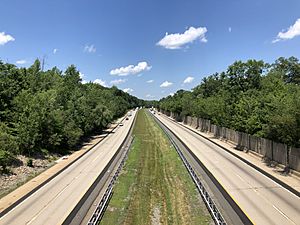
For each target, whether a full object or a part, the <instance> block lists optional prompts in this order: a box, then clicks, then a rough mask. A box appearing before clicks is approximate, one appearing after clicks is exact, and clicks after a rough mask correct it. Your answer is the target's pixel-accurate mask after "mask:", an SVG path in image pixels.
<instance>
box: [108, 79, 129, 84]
mask: <svg viewBox="0 0 300 225" xmlns="http://www.w3.org/2000/svg"><path fill="white" fill-rule="evenodd" d="M126 81H127V80H126V79H117V80H112V81H111V82H110V84H112V85H117V84H122V83H125V82H126Z"/></svg>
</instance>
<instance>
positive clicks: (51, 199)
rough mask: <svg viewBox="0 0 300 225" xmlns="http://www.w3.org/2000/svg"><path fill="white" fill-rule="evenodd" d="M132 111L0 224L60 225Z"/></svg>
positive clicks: (126, 126) (121, 136)
mask: <svg viewBox="0 0 300 225" xmlns="http://www.w3.org/2000/svg"><path fill="white" fill-rule="evenodd" d="M134 117H135V112H134V113H133V115H132V116H131V117H130V118H129V120H126V121H125V122H124V126H122V127H118V128H117V129H115V131H114V133H112V134H110V135H108V136H107V137H106V138H105V139H104V140H103V141H102V142H100V143H99V144H98V145H96V146H95V147H94V148H93V149H92V150H91V151H90V152H88V153H87V154H86V155H84V156H83V157H82V158H80V159H79V160H78V161H76V162H75V163H74V164H72V165H71V166H70V167H68V168H67V169H66V170H64V171H63V172H62V173H61V174H59V175H58V176H56V177H55V178H53V179H52V180H51V181H50V182H49V183H47V184H46V185H45V186H43V187H41V188H40V189H39V190H37V191H36V192H35V193H33V194H32V195H31V196H30V197H28V198H27V199H25V200H24V201H23V202H21V203H20V204H19V205H17V206H16V207H15V208H13V209H12V210H11V211H9V212H8V213H7V214H5V215H4V216H3V217H2V218H1V219H0V224H16V225H18V224H62V223H63V221H64V220H65V219H66V218H67V216H68V215H69V214H70V212H71V211H72V210H73V208H74V207H75V206H76V205H77V203H78V202H79V201H80V199H81V198H82V197H83V196H84V194H85V193H86V191H87V190H88V189H89V187H90V186H91V185H92V184H93V182H94V181H95V180H96V178H97V177H98V175H99V174H100V173H101V172H102V171H103V169H104V168H105V166H106V165H107V164H108V162H109V161H110V159H111V158H112V157H113V155H114V154H115V153H116V151H117V150H118V148H119V147H120V145H121V143H122V142H123V140H124V139H125V137H126V135H127V133H128V132H129V130H130V127H131V124H132V123H133V121H134Z"/></svg>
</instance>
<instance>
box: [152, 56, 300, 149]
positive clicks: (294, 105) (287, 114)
mask: <svg viewBox="0 0 300 225" xmlns="http://www.w3.org/2000/svg"><path fill="white" fill-rule="evenodd" d="M156 107H158V108H160V109H162V110H165V111H169V112H175V113H178V114H180V115H181V116H196V117H200V118H204V119H209V120H211V121H212V123H214V124H216V125H220V126H223V127H227V128H231V129H235V130H238V131H242V132H246V133H249V134H251V135H255V136H258V137H264V138H268V139H271V140H273V141H276V142H282V143H285V144H288V145H290V146H295V147H299V146H300V63H299V60H298V59H297V58H295V57H290V58H282V57H281V58H279V59H277V60H276V61H275V62H274V63H273V64H267V63H265V62H263V61H256V60H248V61H246V62H242V61H237V62H234V63H233V64H232V65H230V66H229V67H228V69H227V70H226V71H224V72H220V73H215V74H212V75H209V76H207V77H205V78H204V79H203V80H202V82H201V83H200V84H199V85H197V86H196V87H195V88H193V90H192V91H184V90H179V91H177V92H176V93H175V94H174V95H173V96H168V97H166V98H163V99H161V100H160V101H159V103H157V105H156Z"/></svg>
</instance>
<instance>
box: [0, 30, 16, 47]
mask: <svg viewBox="0 0 300 225" xmlns="http://www.w3.org/2000/svg"><path fill="white" fill-rule="evenodd" d="M14 40H15V39H14V37H13V36H11V35H9V34H5V32H0V45H5V44H6V43H7V42H10V41H14Z"/></svg>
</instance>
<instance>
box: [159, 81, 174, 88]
mask: <svg viewBox="0 0 300 225" xmlns="http://www.w3.org/2000/svg"><path fill="white" fill-rule="evenodd" d="M172 84H173V83H172V82H169V81H167V80H166V81H165V82H163V83H162V84H161V85H160V87H170V86H171V85H172Z"/></svg>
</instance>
